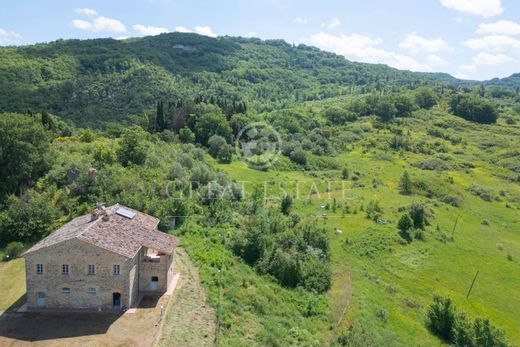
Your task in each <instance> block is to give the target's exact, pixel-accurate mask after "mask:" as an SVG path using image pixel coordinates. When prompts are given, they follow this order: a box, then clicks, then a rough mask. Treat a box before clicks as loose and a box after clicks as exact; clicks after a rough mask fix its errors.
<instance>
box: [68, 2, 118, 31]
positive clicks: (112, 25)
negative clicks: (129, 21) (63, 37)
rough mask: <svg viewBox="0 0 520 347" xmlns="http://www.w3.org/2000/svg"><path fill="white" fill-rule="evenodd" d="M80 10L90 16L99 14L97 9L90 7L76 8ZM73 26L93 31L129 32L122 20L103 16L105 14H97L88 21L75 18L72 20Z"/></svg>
mask: <svg viewBox="0 0 520 347" xmlns="http://www.w3.org/2000/svg"><path fill="white" fill-rule="evenodd" d="M78 10H79V11H81V13H83V14H87V13H88V14H87V15H89V16H97V13H96V11H94V10H91V9H88V8H83V9H76V10H74V11H75V12H76V13H79V12H78ZM72 26H73V27H74V28H76V29H81V30H90V31H93V32H98V31H111V32H116V33H126V32H127V31H126V27H125V25H124V24H123V23H121V21H119V20H117V19H113V18H107V17H103V16H97V17H96V18H94V19H93V20H92V21H86V20H83V19H74V20H72Z"/></svg>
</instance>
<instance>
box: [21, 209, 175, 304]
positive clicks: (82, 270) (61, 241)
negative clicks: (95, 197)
mask: <svg viewBox="0 0 520 347" xmlns="http://www.w3.org/2000/svg"><path fill="white" fill-rule="evenodd" d="M158 224H159V219H157V218H155V217H152V216H149V215H147V214H145V213H142V212H139V211H135V210H132V209H130V208H127V207H124V206H121V205H119V204H116V205H114V206H111V207H108V208H104V207H98V208H96V210H94V211H93V212H92V213H91V214H88V215H84V216H80V217H77V218H75V219H73V220H72V221H70V222H68V223H67V224H65V225H63V226H62V227H61V228H59V229H58V230H56V231H55V232H53V233H52V234H50V235H49V236H47V237H46V238H44V239H43V240H41V241H40V242H38V243H37V244H35V245H34V246H33V247H32V248H31V249H29V250H28V251H27V252H26V253H25V254H24V258H25V272H26V280H27V308H28V309H61V308H63V309H96V310H108V309H119V308H121V307H122V306H126V307H131V306H132V305H134V304H136V300H137V299H138V297H139V295H140V294H145V293H156V294H161V293H164V292H166V291H167V289H168V287H169V285H170V282H171V279H172V277H173V265H174V249H175V246H176V244H177V239H176V238H175V237H173V236H171V235H168V234H166V233H163V232H161V231H159V230H157V225H158Z"/></svg>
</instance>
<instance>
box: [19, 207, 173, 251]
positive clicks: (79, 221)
mask: <svg viewBox="0 0 520 347" xmlns="http://www.w3.org/2000/svg"><path fill="white" fill-rule="evenodd" d="M119 208H124V209H126V210H128V211H131V212H134V213H135V217H134V218H132V219H129V218H126V217H123V216H120V215H118V214H116V211H117V210H118V209H119ZM105 211H106V213H107V214H108V215H109V218H108V220H105V219H103V218H102V217H101V216H100V217H99V218H97V219H96V220H92V218H91V215H90V214H87V215H84V216H80V217H77V218H74V219H73V220H71V221H70V222H68V223H67V224H65V225H63V226H62V227H61V228H59V229H58V230H56V231H55V232H53V233H52V234H50V235H49V236H47V237H46V238H44V239H43V240H41V241H40V242H38V243H37V244H35V245H34V246H33V247H31V248H30V249H29V250H28V251H27V252H25V254H27V253H31V252H34V251H37V250H39V249H42V248H46V247H49V246H52V245H55V244H57V243H60V242H63V241H66V240H70V239H74V238H77V239H79V240H82V241H84V242H87V243H90V244H93V245H95V246H98V247H100V248H103V249H106V250H108V251H111V252H115V253H118V254H121V255H123V256H125V257H127V258H132V257H134V256H135V254H136V253H137V252H138V251H139V249H140V248H141V247H142V246H145V247H148V248H153V249H156V250H158V251H159V252H162V253H166V254H172V252H173V249H174V248H175V246H176V245H177V239H176V238H175V237H173V236H171V235H168V234H166V233H163V232H161V231H158V230H157V225H158V224H159V219H157V218H155V217H152V216H150V215H147V214H145V213H142V212H139V211H136V210H132V209H130V208H128V207H125V206H122V205H119V204H116V205H114V206H110V207H108V208H107V209H106V210H105Z"/></svg>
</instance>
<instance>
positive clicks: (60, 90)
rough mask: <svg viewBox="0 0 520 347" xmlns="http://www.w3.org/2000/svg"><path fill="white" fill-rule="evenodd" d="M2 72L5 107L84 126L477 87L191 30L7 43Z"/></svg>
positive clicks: (0, 103) (1, 105) (514, 85)
mask: <svg viewBox="0 0 520 347" xmlns="http://www.w3.org/2000/svg"><path fill="white" fill-rule="evenodd" d="M0 75H1V76H2V79H1V80H0V93H1V94H2V95H3V98H2V100H0V110H1V111H4V112H25V111H26V110H27V109H28V108H30V109H31V110H34V111H35V112H41V111H43V110H45V111H47V112H51V113H53V114H56V115H59V116H60V117H62V118H64V119H70V120H73V121H74V122H75V124H77V125H81V126H99V125H100V124H101V123H106V122H111V121H112V122H113V121H123V120H125V121H128V120H131V119H132V116H133V115H139V114H141V113H142V112H143V111H145V110H146V109H147V108H149V107H152V106H153V105H154V104H155V102H156V101H157V100H158V99H161V98H165V97H168V98H170V99H171V100H174V99H184V98H186V97H193V96H195V95H198V96H200V97H203V98H211V97H219V98H224V99H228V100H232V101H234V100H242V101H244V102H246V103H247V104H248V105H249V107H251V108H252V109H254V110H256V111H259V112H263V111H270V110H274V109H277V108H284V107H289V106H291V105H295V104H297V103H299V102H303V101H309V100H320V99H324V98H328V97H333V96H338V95H346V94H362V93H367V92H370V91H377V92H382V93H386V92H396V91H399V90H401V89H403V88H416V87H418V86H420V85H423V84H434V85H437V86H439V87H440V88H444V89H453V88H458V87H466V86H473V85H478V84H479V83H477V82H471V81H461V80H457V79H455V78H453V77H451V76H450V75H448V74H442V73H416V72H409V71H400V70H397V69H393V68H390V67H388V66H385V65H372V64H363V63H355V62H350V61H348V60H346V59H345V58H343V57H342V56H339V55H336V54H333V53H327V52H323V51H320V50H318V49H316V48H313V47H309V46H305V45H299V46H293V45H290V44H288V43H286V42H284V41H282V40H267V41H262V40H259V39H245V38H235V37H219V38H210V37H205V36H200V35H196V34H186V33H169V34H162V35H159V36H153V37H145V38H139V39H127V40H114V39H96V40H83V41H80V40H59V41H55V42H52V43H49V44H38V45H33V46H21V47H4V48H0ZM483 86H485V87H489V88H491V87H502V86H503V87H506V88H508V89H509V90H510V91H513V92H515V91H517V90H518V87H519V86H520V83H519V82H518V77H515V76H511V77H510V78H507V79H503V80H491V81H488V82H484V83H483ZM500 93H502V92H500Z"/></svg>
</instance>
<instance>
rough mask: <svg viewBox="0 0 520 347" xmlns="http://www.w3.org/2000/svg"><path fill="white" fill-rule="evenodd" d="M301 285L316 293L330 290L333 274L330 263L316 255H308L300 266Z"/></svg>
mask: <svg viewBox="0 0 520 347" xmlns="http://www.w3.org/2000/svg"><path fill="white" fill-rule="evenodd" d="M298 270H299V271H298V272H299V274H298V275H299V281H298V282H299V283H301V285H302V286H303V288H305V289H307V290H309V291H312V292H314V293H323V292H325V291H327V290H328V289H329V288H330V285H331V283H332V272H331V270H330V266H329V264H328V263H326V262H324V261H323V260H321V259H320V258H319V257H318V256H316V255H315V254H314V253H311V254H309V255H307V257H306V259H305V260H303V261H301V262H300V264H299V269H298Z"/></svg>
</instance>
